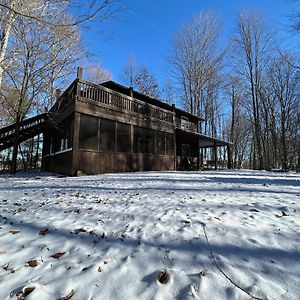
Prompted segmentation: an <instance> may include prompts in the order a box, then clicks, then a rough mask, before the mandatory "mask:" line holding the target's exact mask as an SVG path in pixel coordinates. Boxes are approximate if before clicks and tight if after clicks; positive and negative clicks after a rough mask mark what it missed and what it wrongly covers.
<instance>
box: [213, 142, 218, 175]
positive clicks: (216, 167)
mask: <svg viewBox="0 0 300 300" xmlns="http://www.w3.org/2000/svg"><path fill="white" fill-rule="evenodd" d="M213 151H214V159H215V170H217V169H218V154H217V144H216V142H214V150H213Z"/></svg>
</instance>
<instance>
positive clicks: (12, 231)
mask: <svg viewBox="0 0 300 300" xmlns="http://www.w3.org/2000/svg"><path fill="white" fill-rule="evenodd" d="M9 232H10V233H11V234H17V233H20V232H21V231H20V230H10V231H9Z"/></svg>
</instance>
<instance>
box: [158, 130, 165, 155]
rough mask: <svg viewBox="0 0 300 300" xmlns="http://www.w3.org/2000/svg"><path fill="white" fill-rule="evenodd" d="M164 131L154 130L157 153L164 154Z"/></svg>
mask: <svg viewBox="0 0 300 300" xmlns="http://www.w3.org/2000/svg"><path fill="white" fill-rule="evenodd" d="M165 142H166V141H165V133H164V132H158V131H157V132H156V151H157V154H158V155H165V154H166V143H165Z"/></svg>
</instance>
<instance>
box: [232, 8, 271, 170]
mask: <svg viewBox="0 0 300 300" xmlns="http://www.w3.org/2000/svg"><path fill="white" fill-rule="evenodd" d="M264 20H265V18H264V17H263V16H262V15H261V14H260V13H258V12H255V11H246V12H242V13H240V15H239V17H238V21H237V35H236V38H235V40H234V49H235V57H236V58H237V61H236V65H237V69H238V71H237V72H239V73H240V74H241V76H242V77H243V79H244V80H245V82H246V83H247V90H248V94H249V100H250V101H249V108H250V109H251V121H252V126H253V133H254V135H253V146H254V148H253V149H254V152H253V154H254V157H255V159H253V163H254V165H253V167H254V168H258V169H263V168H264V167H265V160H264V155H266V151H265V150H266V149H264V146H265V145H264V143H263V141H264V132H263V126H262V110H263V109H264V108H266V106H264V105H265V103H264V102H263V101H264V98H263V97H262V86H263V80H264V72H265V69H266V68H265V66H266V65H267V62H268V59H269V56H268V55H270V45H271V34H270V31H268V29H267V26H266V24H265V21H264Z"/></svg>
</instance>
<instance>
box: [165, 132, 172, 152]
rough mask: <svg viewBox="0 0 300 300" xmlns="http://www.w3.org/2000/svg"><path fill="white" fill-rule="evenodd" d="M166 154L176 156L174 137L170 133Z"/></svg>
mask: <svg viewBox="0 0 300 300" xmlns="http://www.w3.org/2000/svg"><path fill="white" fill-rule="evenodd" d="M166 154H167V155H174V136H173V134H170V133H166Z"/></svg>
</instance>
